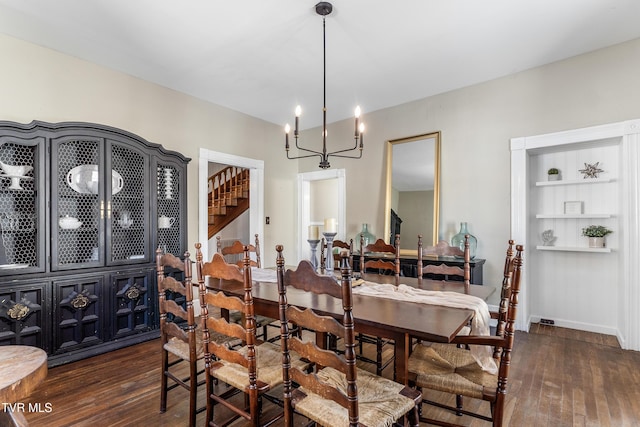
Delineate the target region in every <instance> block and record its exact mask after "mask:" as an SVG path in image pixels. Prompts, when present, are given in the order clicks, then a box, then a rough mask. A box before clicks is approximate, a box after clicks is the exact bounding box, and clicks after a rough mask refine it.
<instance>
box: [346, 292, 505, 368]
mask: <svg viewBox="0 0 640 427" xmlns="http://www.w3.org/2000/svg"><path fill="white" fill-rule="evenodd" d="M353 293H354V294H358V295H368V296H375V297H380V298H389V299H395V300H399V301H407V302H417V303H422V304H432V305H440V306H445V307H452V308H462V309H467V310H473V311H474V315H473V318H472V319H471V334H472V335H489V334H490V330H489V319H490V318H491V316H490V314H489V307H488V306H487V303H486V302H485V301H484V300H482V299H481V298H478V297H475V296H473V295H467V294H461V293H459V292H447V291H429V290H425V289H418V288H414V287H412V286H407V285H403V284H400V285H398V286H395V285H393V284H390V283H383V284H380V283H372V282H366V281H365V283H363V285H362V286H359V287H357V288H355V289H354V290H353ZM427 345H428V344H427ZM470 348H471V355H472V356H473V358H474V359H475V361H476V362H478V365H480V367H481V368H482V369H483V370H485V371H487V372H489V373H491V374H497V372H498V367H497V365H496V362H495V360H494V359H493V348H492V347H491V346H486V345H472V346H470Z"/></svg>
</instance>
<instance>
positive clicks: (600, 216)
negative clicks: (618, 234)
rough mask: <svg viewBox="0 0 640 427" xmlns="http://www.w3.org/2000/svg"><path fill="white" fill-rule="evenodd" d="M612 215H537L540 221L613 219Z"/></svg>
mask: <svg viewBox="0 0 640 427" xmlns="http://www.w3.org/2000/svg"><path fill="white" fill-rule="evenodd" d="M612 216H613V215H611V214H536V218H538V219H549V218H551V219H582V218H611V217H612Z"/></svg>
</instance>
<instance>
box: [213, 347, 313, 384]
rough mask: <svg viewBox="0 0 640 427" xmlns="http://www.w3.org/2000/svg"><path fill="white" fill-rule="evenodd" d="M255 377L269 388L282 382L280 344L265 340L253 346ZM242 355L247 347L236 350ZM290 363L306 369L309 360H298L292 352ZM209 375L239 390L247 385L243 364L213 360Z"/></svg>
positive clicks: (247, 376) (246, 372)
mask: <svg viewBox="0 0 640 427" xmlns="http://www.w3.org/2000/svg"><path fill="white" fill-rule="evenodd" d="M255 349H256V365H257V379H258V381H259V382H262V383H265V384H268V385H269V387H270V388H273V387H275V386H277V385H278V384H281V383H282V364H281V360H282V352H281V350H280V346H279V345H277V344H273V343H270V342H265V343H263V344H260V345H258V346H256V347H255ZM238 352H239V353H241V354H242V355H246V354H247V347H243V348H241V349H239V350H238ZM291 364H292V366H295V367H296V368H298V369H301V370H306V369H308V367H309V362H305V361H302V360H300V358H299V357H297V355H295V354H292V357H291ZM210 372H211V375H213V376H214V377H216V378H217V379H219V380H220V381H223V382H225V383H227V384H229V385H231V386H233V387H235V388H237V389H239V390H245V389H246V388H247V387H249V372H248V371H247V369H246V368H245V367H244V366H241V365H239V364H237V363H232V362H229V361H226V360H218V361H216V362H214V363H213V364H212V366H211V369H210Z"/></svg>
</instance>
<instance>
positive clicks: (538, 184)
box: [536, 178, 615, 187]
mask: <svg viewBox="0 0 640 427" xmlns="http://www.w3.org/2000/svg"><path fill="white" fill-rule="evenodd" d="M613 181H615V179H614V178H585V179H561V180H558V181H537V182H536V187H553V186H557V185H573V184H599V183H606V182H613Z"/></svg>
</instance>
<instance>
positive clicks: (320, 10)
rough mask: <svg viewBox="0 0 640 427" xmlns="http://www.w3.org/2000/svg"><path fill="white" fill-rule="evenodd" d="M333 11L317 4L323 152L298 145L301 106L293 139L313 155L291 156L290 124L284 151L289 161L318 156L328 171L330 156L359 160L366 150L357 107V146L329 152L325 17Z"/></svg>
mask: <svg viewBox="0 0 640 427" xmlns="http://www.w3.org/2000/svg"><path fill="white" fill-rule="evenodd" d="M332 10H333V6H332V5H331V3H329V2H326V1H321V2H320V3H318V4H316V13H317V14H318V15H320V16H322V54H323V56H322V62H323V67H324V68H323V86H322V87H323V104H322V151H316V150H311V149H309V148H304V147H301V146H300V145H299V144H298V136H299V126H298V124H299V123H298V122H299V119H300V115H301V114H302V108H301V107H300V106H299V105H298V106H297V107H296V119H295V129H294V130H293V137H294V138H295V140H296V148H297V149H298V150H301V151H305V152H307V153H311V154H307V155H302V156H296V157H291V156H289V132H290V131H291V126H289V124H288V123H287V125H286V126H285V127H284V132H285V136H284V140H285V145H284V149H285V151H286V152H287V159H290V160H295V159H304V158H307V157H314V156H318V157H320V164H319V166H320V167H321V168H322V169H327V168H329V167H331V164H330V163H329V156H334V157H344V158H347V159H359V158H361V157H362V149H363V148H364V145H363V140H364V138H363V134H364V123H361V122H360V121H359V120H360V113H361V111H360V106H358V107H356V111H355V116H356V126H355V134H354V139H355V145H354V146H353V148H346V149H344V150H337V151H332V152H327V38H326V31H325V16H327V15H329V14H330V13H331V11H332ZM358 144H359V146H358ZM357 149H359V150H360V153H359V154H358V155H357V156H356V155H346V154H341V153H346V152H348V151H353V150H357Z"/></svg>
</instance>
